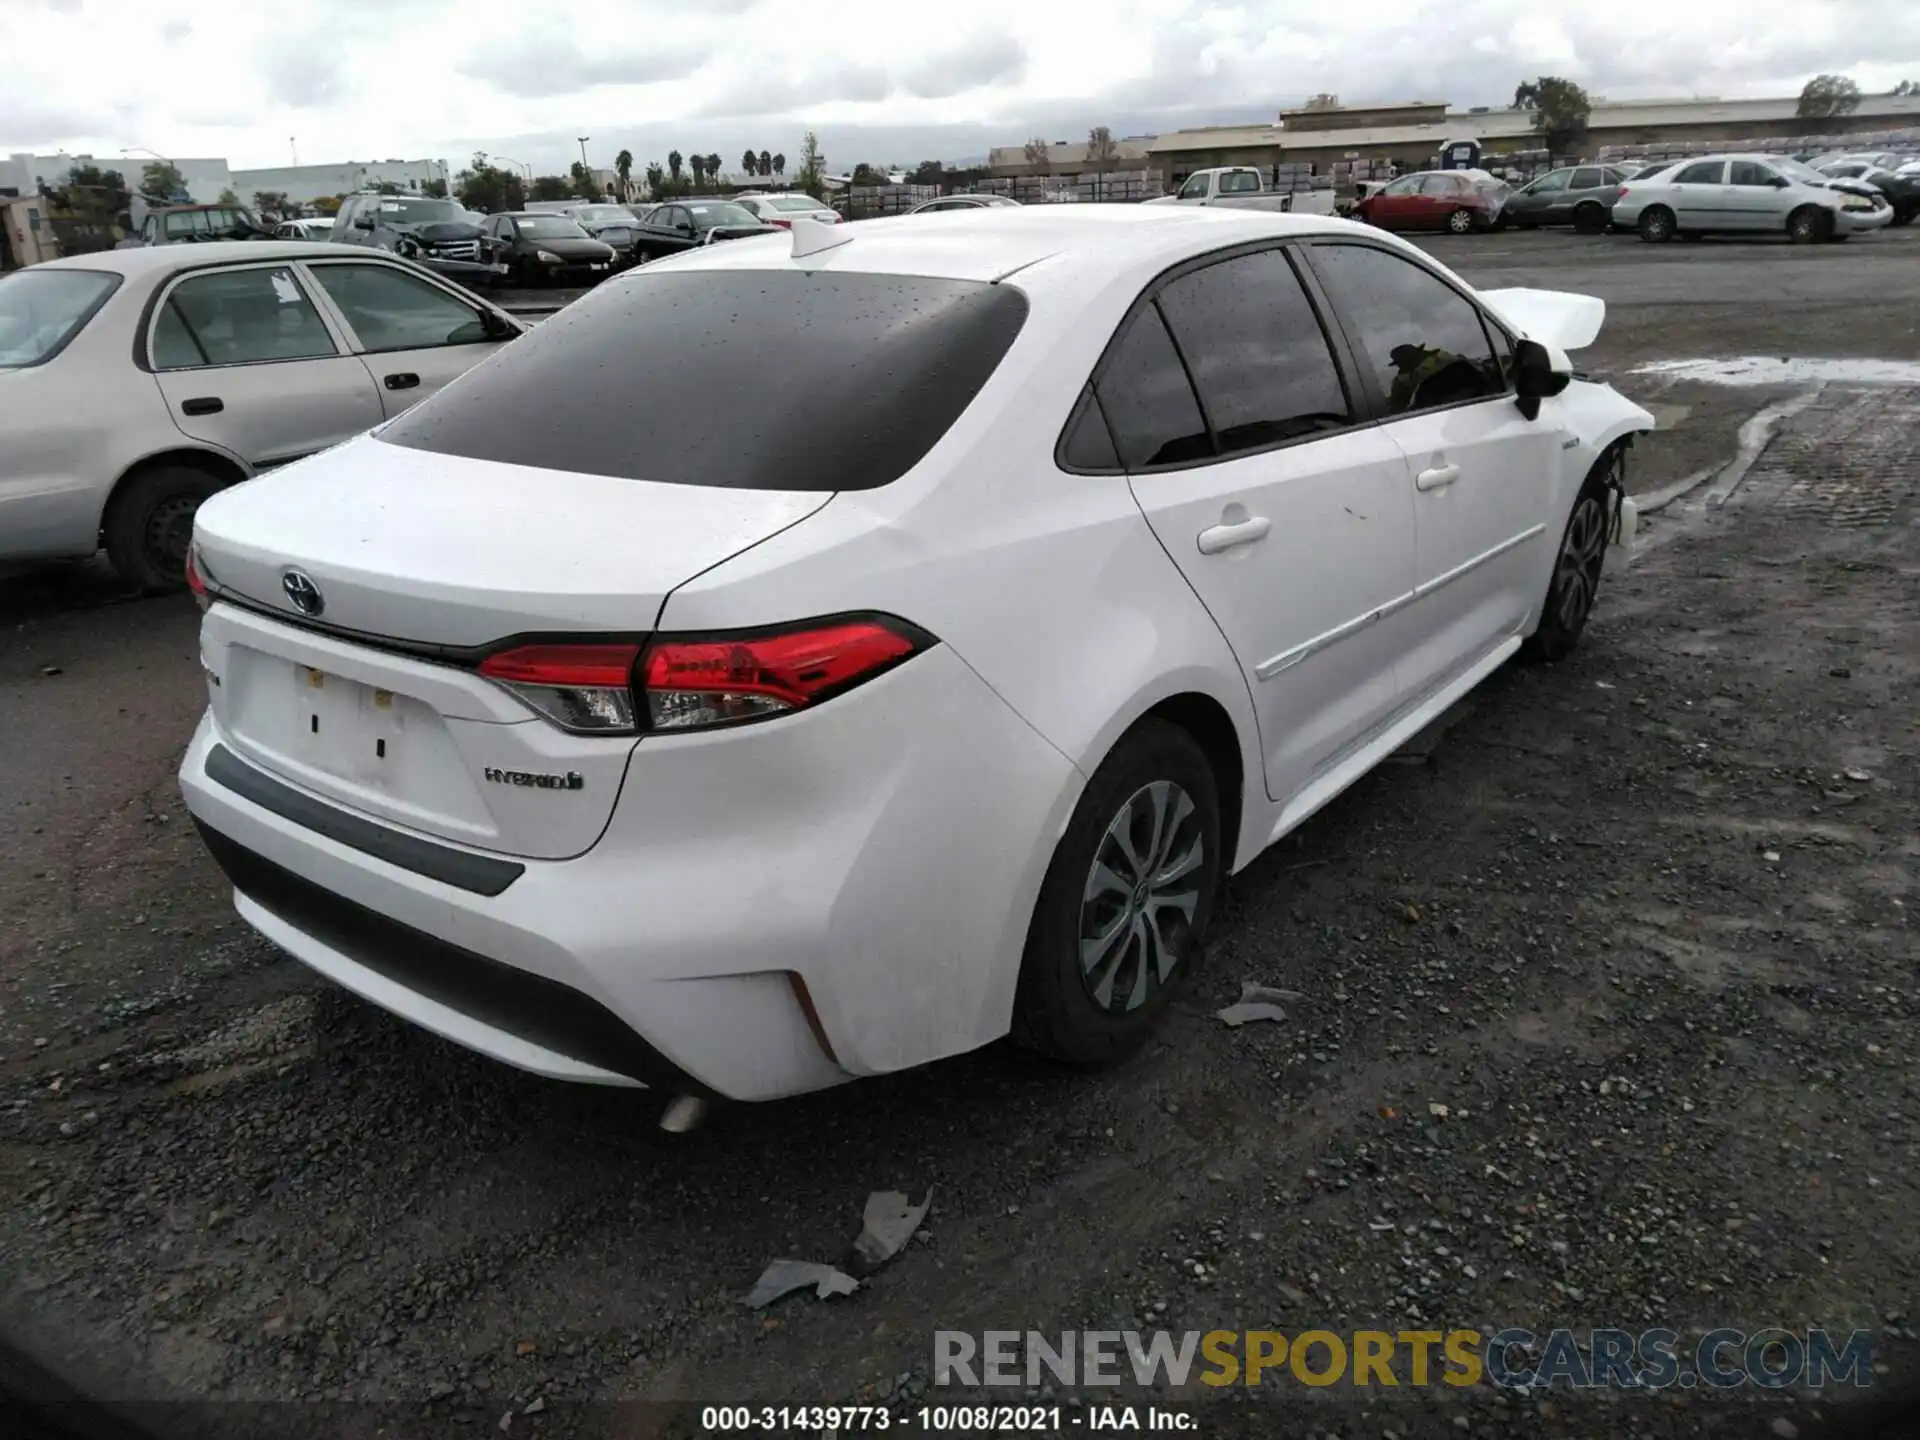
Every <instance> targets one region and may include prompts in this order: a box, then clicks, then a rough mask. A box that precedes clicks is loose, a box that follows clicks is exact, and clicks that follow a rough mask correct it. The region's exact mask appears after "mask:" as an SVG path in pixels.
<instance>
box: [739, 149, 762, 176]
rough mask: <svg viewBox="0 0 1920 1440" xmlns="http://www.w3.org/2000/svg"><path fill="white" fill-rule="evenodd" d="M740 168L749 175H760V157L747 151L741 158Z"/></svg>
mask: <svg viewBox="0 0 1920 1440" xmlns="http://www.w3.org/2000/svg"><path fill="white" fill-rule="evenodd" d="M740 168H741V169H742V170H744V171H746V172H747V174H749V175H758V174H759V173H760V157H759V156H758V155H756V154H754V153H753V151H751V150H749V151H747V152H746V154H744V155H742V156H741V157H740Z"/></svg>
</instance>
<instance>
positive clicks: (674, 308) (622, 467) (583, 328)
mask: <svg viewBox="0 0 1920 1440" xmlns="http://www.w3.org/2000/svg"><path fill="white" fill-rule="evenodd" d="M1026 316H1027V300H1026V296H1024V295H1023V294H1021V292H1020V291H1018V290H1016V289H1014V288H1013V287H1012V286H1010V285H992V284H986V283H983V282H980V281H974V280H935V279H928V278H926V277H923V276H915V275H868V274H859V273H830V272H825V271H815V272H812V273H803V272H799V271H764V270H696V271H686V272H682V273H679V274H675V273H672V272H666V273H651V274H650V273H647V272H645V271H642V272H640V273H638V274H635V275H633V276H631V277H630V278H628V279H625V280H616V281H614V282H612V283H610V284H606V285H602V286H601V287H600V288H599V289H597V290H595V291H593V292H592V293H591V294H589V295H588V296H587V297H586V298H584V299H582V300H577V301H575V302H574V303H573V304H572V305H569V306H568V307H567V308H566V309H564V310H562V311H561V312H560V313H559V314H557V315H555V316H554V317H553V318H552V319H551V320H548V321H546V322H545V323H544V324H542V325H539V326H537V327H536V328H535V329H533V330H531V331H530V332H528V333H527V334H526V335H524V336H522V337H521V338H520V339H518V340H515V341H514V342H513V344H512V345H510V346H508V347H507V348H506V349H504V350H502V351H501V352H500V354H499V356H498V357H497V358H496V359H494V360H493V361H491V362H489V363H488V364H486V365H483V366H481V367H480V368H479V369H477V370H475V371H473V372H471V373H470V374H468V375H467V376H466V377H465V378H463V379H462V380H461V382H460V383H459V384H458V385H453V386H449V387H448V388H447V389H446V390H444V391H443V392H441V393H440V394H438V395H435V396H434V397H432V398H431V399H429V400H426V401H423V402H422V403H421V404H419V405H416V406H415V407H414V408H413V409H411V410H409V411H407V412H406V413H405V414H403V415H402V416H400V418H399V419H397V420H395V421H393V422H392V423H390V424H389V425H388V426H387V427H386V428H385V429H384V430H382V431H381V432H380V438H381V439H382V440H384V441H387V442H388V443H390V444H394V445H404V446H406V447H407V448H409V449H413V450H427V451H431V452H433V453H435V454H439V455H460V456H465V457H467V458H469V459H474V460H500V461H504V462H505V463H507V464H509V465H529V466H540V467H544V468H547V469H551V470H570V471H576V472H579V473H582V474H588V475H616V476H619V477H621V478H623V479H629V480H661V481H670V482H673V483H676V484H681V485H711V486H720V487H725V488H732V489H745V490H813V491H831V490H872V489H876V488H878V487H879V486H882V485H886V484H890V483H891V482H892V481H894V480H897V479H899V478H900V477H901V476H902V475H904V474H906V472H907V471H908V470H910V469H912V468H913V466H914V465H916V464H918V463H919V461H920V458H921V457H922V456H923V455H925V454H926V453H927V451H929V450H931V449H932V448H933V446H934V444H935V442H936V441H938V440H939V439H940V437H941V436H942V435H944V434H946V432H947V430H948V428H949V427H950V426H951V425H952V424H953V422H954V421H955V420H957V419H959V418H960V413H961V412H962V411H963V410H965V409H966V408H967V406H968V405H969V404H971V403H972V401H973V397H974V396H975V395H977V394H978V393H979V391H980V387H981V386H982V385H984V384H986V382H987V379H988V377H989V376H991V375H992V374H993V372H994V369H995V367H997V366H998V365H999V363H1000V361H1001V359H1002V358H1003V357H1004V356H1005V355H1006V353H1007V349H1008V347H1009V346H1011V345H1012V344H1013V341H1014V337H1015V336H1017V335H1018V334H1019V333H1020V327H1021V325H1022V324H1023V323H1024V322H1025V320H1026Z"/></svg>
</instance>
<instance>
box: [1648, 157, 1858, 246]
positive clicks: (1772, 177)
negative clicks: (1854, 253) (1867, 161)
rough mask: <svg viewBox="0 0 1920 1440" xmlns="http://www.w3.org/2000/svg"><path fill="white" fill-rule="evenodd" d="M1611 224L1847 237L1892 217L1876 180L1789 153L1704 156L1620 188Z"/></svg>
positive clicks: (1668, 231) (1652, 234)
mask: <svg viewBox="0 0 1920 1440" xmlns="http://www.w3.org/2000/svg"><path fill="white" fill-rule="evenodd" d="M1611 218H1612V223H1613V224H1614V225H1615V226H1616V227H1618V228H1620V229H1635V230H1638V231H1639V232H1640V238H1641V239H1642V240H1647V241H1652V242H1654V243H1659V242H1662V241H1666V240H1671V239H1673V238H1674V237H1675V236H1676V235H1722V234H1761V235H1765V234H1776V235H1785V236H1786V237H1787V238H1788V239H1790V240H1792V241H1793V242H1794V243H1795V244H1796V245H1806V244H1811V243H1813V242H1814V241H1817V240H1844V239H1846V238H1847V237H1848V236H1850V235H1857V234H1860V233H1861V232H1863V231H1867V230H1878V229H1880V228H1882V227H1883V226H1885V225H1887V224H1889V223H1890V222H1891V221H1892V219H1893V209H1892V207H1891V206H1889V205H1888V204H1887V200H1886V197H1885V196H1883V195H1881V194H1880V193H1879V192H1878V191H1877V190H1875V189H1874V188H1873V187H1872V186H1871V185H1862V184H1859V183H1858V182H1856V181H1852V180H1829V179H1828V178H1827V177H1826V176H1825V175H1822V174H1821V173H1820V172H1819V171H1817V170H1814V169H1812V168H1810V167H1809V166H1806V165H1803V164H1801V163H1800V162H1799V161H1798V160H1792V159H1789V158H1788V157H1786V156H1784V155H1703V156H1701V157H1700V158H1699V159H1697V160H1687V161H1683V162H1681V163H1679V164H1676V165H1672V166H1670V167H1668V168H1667V169H1665V170H1662V171H1659V172H1658V173H1657V174H1653V175H1649V176H1646V177H1644V178H1642V179H1636V180H1629V181H1627V182H1626V184H1624V185H1622V186H1621V187H1620V198H1619V200H1617V201H1616V202H1615V203H1614V207H1613V214H1612V217H1611Z"/></svg>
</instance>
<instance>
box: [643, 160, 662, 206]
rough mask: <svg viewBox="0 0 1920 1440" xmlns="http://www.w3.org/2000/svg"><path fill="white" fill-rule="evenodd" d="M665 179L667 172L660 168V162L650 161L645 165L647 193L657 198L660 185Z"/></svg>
mask: <svg viewBox="0 0 1920 1440" xmlns="http://www.w3.org/2000/svg"><path fill="white" fill-rule="evenodd" d="M666 179H667V172H666V171H665V170H663V169H661V168H660V162H659V161H658V160H655V161H653V162H651V163H650V164H649V165H648V166H647V193H648V194H649V195H651V196H652V197H653V198H654V199H656V200H658V199H659V198H660V187H661V186H662V185H664V184H665V183H666Z"/></svg>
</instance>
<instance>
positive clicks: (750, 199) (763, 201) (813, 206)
mask: <svg viewBox="0 0 1920 1440" xmlns="http://www.w3.org/2000/svg"><path fill="white" fill-rule="evenodd" d="M732 198H733V202H734V203H735V204H736V205H742V206H744V207H746V208H747V209H748V210H751V211H752V212H753V214H754V216H755V218H757V219H759V220H761V221H764V222H765V223H766V224H768V225H778V226H779V227H780V228H781V229H782V230H786V229H789V228H791V227H792V225H793V222H794V221H795V220H796V219H800V218H802V217H804V218H806V219H808V220H818V221H819V222H820V223H821V224H822V225H838V224H839V223H840V218H841V217H840V212H839V211H837V210H835V209H834V208H833V207H832V206H831V205H822V204H821V203H820V202H819V201H818V200H816V199H814V198H813V197H812V196H811V195H801V194H797V193H796V194H790V195H735V196H733V197H732Z"/></svg>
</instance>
